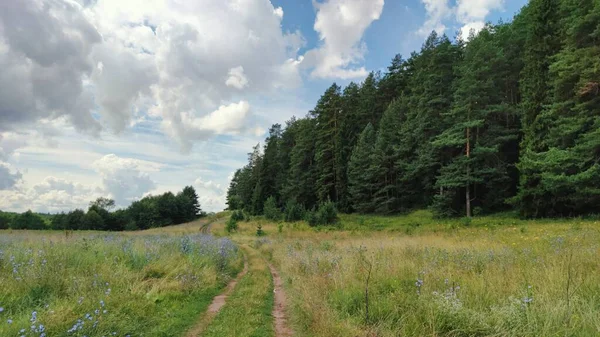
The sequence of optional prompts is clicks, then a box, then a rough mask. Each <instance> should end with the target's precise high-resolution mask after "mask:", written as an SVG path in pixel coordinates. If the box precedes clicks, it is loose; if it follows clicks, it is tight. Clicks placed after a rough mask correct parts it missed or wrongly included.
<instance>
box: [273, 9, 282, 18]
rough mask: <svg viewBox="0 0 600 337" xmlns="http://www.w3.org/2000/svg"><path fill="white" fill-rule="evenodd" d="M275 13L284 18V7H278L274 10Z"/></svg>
mask: <svg viewBox="0 0 600 337" xmlns="http://www.w3.org/2000/svg"><path fill="white" fill-rule="evenodd" d="M273 14H275V15H276V16H277V17H279V18H280V19H283V8H281V7H277V8H275V9H274V10H273Z"/></svg>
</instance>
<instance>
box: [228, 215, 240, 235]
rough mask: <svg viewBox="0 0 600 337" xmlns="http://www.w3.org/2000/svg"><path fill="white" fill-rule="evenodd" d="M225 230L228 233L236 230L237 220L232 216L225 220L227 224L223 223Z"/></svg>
mask: <svg viewBox="0 0 600 337" xmlns="http://www.w3.org/2000/svg"><path fill="white" fill-rule="evenodd" d="M225 230H227V232H228V233H231V232H237V230H238V224H237V221H236V220H235V219H234V218H233V216H231V217H230V218H229V220H227V224H226V225H225Z"/></svg>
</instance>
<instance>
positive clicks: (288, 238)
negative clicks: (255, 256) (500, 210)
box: [215, 211, 600, 336]
mask: <svg viewBox="0 0 600 337" xmlns="http://www.w3.org/2000/svg"><path fill="white" fill-rule="evenodd" d="M238 225H239V229H238V231H237V232H236V233H234V234H231V237H232V239H234V240H236V241H240V240H250V241H253V242H254V244H253V245H254V247H256V248H258V249H259V250H260V251H261V252H262V254H263V256H264V257H265V258H266V259H268V260H270V261H272V263H274V265H275V266H276V267H277V268H278V269H279V270H280V273H281V274H282V277H283V279H284V283H285V287H286V290H287V292H288V297H289V300H290V303H289V310H290V317H291V320H292V323H293V328H294V331H295V332H296V335H298V336H597V335H598V334H599V333H600V261H599V260H598V258H597V257H598V254H599V253H600V245H599V242H600V230H599V228H598V225H599V223H598V221H597V220H593V219H588V220H585V219H571V220H564V219H563V220H537V221H532V220H519V219H517V218H515V217H512V216H511V214H502V215H498V216H488V217H479V218H475V219H473V220H465V219H453V220H439V219H436V218H434V217H433V216H432V214H431V213H430V212H427V211H418V212H413V213H411V214H408V215H405V216H394V217H386V216H369V215H367V216H359V215H340V220H339V223H338V224H337V225H336V226H323V227H311V226H309V225H308V223H307V222H305V221H300V222H293V223H281V222H273V221H270V220H266V219H264V218H262V217H256V218H252V219H250V220H249V221H240V222H239V223H238ZM259 225H260V227H261V228H262V229H263V230H264V232H265V234H266V236H265V237H261V238H258V237H256V234H255V232H256V228H257V227H258V226H259ZM215 230H216V231H217V232H219V231H221V233H223V234H224V233H225V231H224V229H221V228H220V227H218V228H215ZM367 303H368V304H367Z"/></svg>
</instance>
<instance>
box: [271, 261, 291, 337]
mask: <svg viewBox="0 0 600 337" xmlns="http://www.w3.org/2000/svg"><path fill="white" fill-rule="evenodd" d="M269 269H271V275H272V276H273V285H274V286H275V287H274V289H273V292H274V293H275V305H274V306H273V319H274V321H275V336H276V337H289V336H293V334H294V333H293V331H292V329H291V328H290V326H289V325H288V322H287V316H286V312H285V311H286V309H285V308H286V307H287V299H286V297H285V292H284V291H283V281H281V277H280V276H279V273H278V272H277V269H275V267H273V265H272V264H270V263H269Z"/></svg>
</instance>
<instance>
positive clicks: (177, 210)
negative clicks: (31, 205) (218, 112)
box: [0, 186, 204, 231]
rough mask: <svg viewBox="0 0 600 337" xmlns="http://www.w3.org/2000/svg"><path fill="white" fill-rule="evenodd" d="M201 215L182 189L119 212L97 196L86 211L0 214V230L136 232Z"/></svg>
mask: <svg viewBox="0 0 600 337" xmlns="http://www.w3.org/2000/svg"><path fill="white" fill-rule="evenodd" d="M203 214H204V213H203V212H202V209H201V207H200V203H199V202H198V195H197V194H196V190H195V189H194V187H192V186H186V187H185V188H184V189H183V190H182V191H180V192H179V193H177V194H173V193H171V192H166V193H163V194H160V195H149V196H146V197H144V198H142V199H140V200H137V201H134V202H132V203H131V205H129V207H127V208H123V209H115V202H114V200H112V199H108V198H103V197H101V198H98V199H96V200H95V201H92V202H90V205H89V208H88V209H87V211H84V210H82V209H75V210H72V211H70V212H67V213H64V212H63V213H58V214H54V215H44V216H41V215H40V214H37V213H34V212H32V211H27V212H24V213H22V214H10V213H3V212H0V229H8V228H11V229H34V230H35V229H54V230H105V231H123V230H138V229H148V228H154V227H164V226H170V225H177V224H181V223H185V222H189V221H192V220H195V219H196V218H198V217H199V216H202V215H203Z"/></svg>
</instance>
